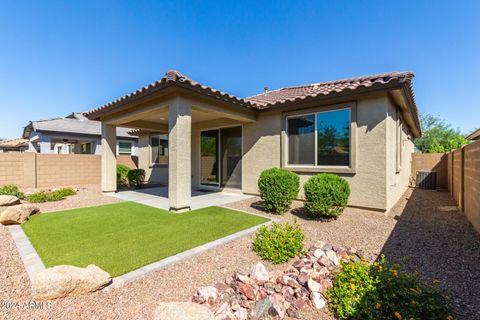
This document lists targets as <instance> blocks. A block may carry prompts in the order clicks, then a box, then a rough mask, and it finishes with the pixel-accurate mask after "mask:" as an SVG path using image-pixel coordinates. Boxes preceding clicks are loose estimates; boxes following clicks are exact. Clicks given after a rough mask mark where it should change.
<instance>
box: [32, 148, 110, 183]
mask: <svg viewBox="0 0 480 320" xmlns="http://www.w3.org/2000/svg"><path fill="white" fill-rule="evenodd" d="M99 159H100V157H99V156H96V155H76V154H37V187H38V188H44V187H51V186H68V185H82V184H100V182H101V181H100V170H101V169H100V161H99Z"/></svg>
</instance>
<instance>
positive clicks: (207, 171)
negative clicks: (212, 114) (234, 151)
mask: <svg viewBox="0 0 480 320" xmlns="http://www.w3.org/2000/svg"><path fill="white" fill-rule="evenodd" d="M218 143H219V139H218V130H209V131H202V132H201V133H200V183H201V184H203V185H214V186H218V185H219V178H220V177H219V170H220V166H219V165H218V155H219V153H218V149H219V148H218V147H219V145H218Z"/></svg>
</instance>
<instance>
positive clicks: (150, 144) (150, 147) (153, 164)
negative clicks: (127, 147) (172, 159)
mask: <svg viewBox="0 0 480 320" xmlns="http://www.w3.org/2000/svg"><path fill="white" fill-rule="evenodd" d="M161 136H167V142H168V141H169V139H168V133H156V134H150V135H149V136H148V162H149V163H150V168H153V167H168V163H169V161H168V157H169V155H170V147H169V148H168V154H167V155H166V157H167V163H159V162H152V156H153V148H152V138H155V137H158V146H159V147H160V145H161V143H160V140H165V139H161V138H160V137H161ZM159 159H160V158H159Z"/></svg>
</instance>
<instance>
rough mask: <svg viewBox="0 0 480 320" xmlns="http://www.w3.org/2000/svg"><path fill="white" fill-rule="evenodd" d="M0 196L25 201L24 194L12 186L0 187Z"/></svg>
mask: <svg viewBox="0 0 480 320" xmlns="http://www.w3.org/2000/svg"><path fill="white" fill-rule="evenodd" d="M0 195H5V196H15V197H17V198H18V199H25V194H24V193H23V192H22V191H20V189H18V187H17V186H16V185H13V184H9V185H6V186H3V187H0Z"/></svg>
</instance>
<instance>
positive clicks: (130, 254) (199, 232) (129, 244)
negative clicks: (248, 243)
mask: <svg viewBox="0 0 480 320" xmlns="http://www.w3.org/2000/svg"><path fill="white" fill-rule="evenodd" d="M266 221H267V219H265V218H261V217H258V216H254V215H250V214H246V213H242V212H238V211H233V210H229V209H226V208H221V207H208V208H204V209H199V210H194V211H190V212H185V213H171V212H168V211H165V210H160V209H156V208H153V207H149V206H145V205H141V204H138V203H135V202H122V203H116V204H109V205H104V206H98V207H90V208H82V209H74V210H68V211H60V212H52V213H44V214H39V215H33V216H31V217H30V220H29V221H28V222H27V223H25V224H23V225H22V228H23V230H24V231H25V233H26V234H27V236H28V238H29V239H30V241H31V242H32V244H33V246H34V247H35V249H36V250H37V252H38V254H39V256H40V257H41V259H42V261H43V263H44V264H45V266H47V267H52V266H56V265H60V264H69V265H75V266H79V267H85V266H87V265H89V264H92V263H93V264H96V265H97V266H99V267H100V268H102V269H104V270H105V271H107V272H109V273H110V275H112V276H118V275H121V274H124V273H127V272H129V271H132V270H134V269H137V268H139V267H141V266H144V265H147V264H149V263H152V262H155V261H158V260H160V259H163V258H166V257H169V256H171V255H174V254H177V253H179V252H182V251H185V250H188V249H191V248H194V247H196V246H199V245H202V244H204V243H207V242H210V241H213V240H215V239H219V238H221V237H224V236H227V235H229V234H232V233H235V232H238V231H240V230H244V229H247V228H250V227H252V226H255V225H258V224H261V223H263V222H266Z"/></svg>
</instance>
